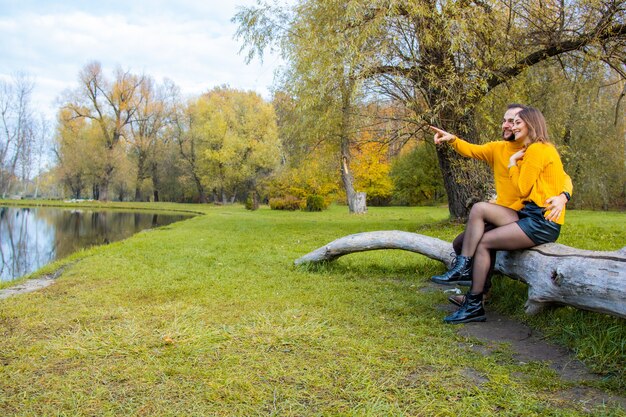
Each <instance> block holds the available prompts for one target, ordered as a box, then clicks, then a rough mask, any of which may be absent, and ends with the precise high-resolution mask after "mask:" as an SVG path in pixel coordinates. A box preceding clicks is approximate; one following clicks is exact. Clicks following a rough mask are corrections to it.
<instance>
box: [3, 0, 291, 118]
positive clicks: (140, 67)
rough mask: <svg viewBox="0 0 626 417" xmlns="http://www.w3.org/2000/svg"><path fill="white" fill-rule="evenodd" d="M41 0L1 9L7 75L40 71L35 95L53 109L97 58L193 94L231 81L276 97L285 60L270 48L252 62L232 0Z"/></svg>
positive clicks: (110, 67)
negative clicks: (243, 48)
mask: <svg viewBox="0 0 626 417" xmlns="http://www.w3.org/2000/svg"><path fill="white" fill-rule="evenodd" d="M35 3H38V2H35V1H25V2H24V3H23V7H22V8H19V9H15V7H17V6H15V5H14V4H13V9H11V8H8V9H6V10H5V11H4V12H0V50H2V51H3V59H2V61H1V62H0V77H2V78H7V77H9V76H10V74H13V73H15V72H17V71H23V72H26V73H28V74H30V75H31V76H33V77H34V78H35V82H36V84H37V85H36V89H35V92H34V99H35V101H38V102H39V104H40V105H41V106H42V107H47V108H48V112H54V108H55V105H54V100H55V99H56V98H57V97H58V96H59V95H60V94H61V93H62V91H63V90H65V89H68V88H74V87H76V86H77V77H78V73H79V71H80V70H81V69H82V68H83V67H84V66H85V65H86V64H87V63H89V62H91V61H94V60H96V61H100V62H101V63H102V65H103V68H104V69H105V71H107V72H110V73H111V74H112V73H113V71H115V69H116V68H118V67H121V68H122V69H124V70H129V71H131V72H133V73H143V74H145V75H148V76H152V77H153V78H155V79H156V80H157V81H158V82H160V81H162V80H163V79H164V78H169V79H171V80H172V81H173V82H174V83H176V84H177V85H178V86H179V87H181V90H182V91H183V93H184V94H187V95H195V94H200V93H202V92H204V91H206V90H208V89H211V88H213V87H215V86H218V85H223V84H227V85H230V86H231V87H233V88H240V89H245V90H254V91H257V92H259V93H260V94H262V95H263V96H264V97H265V98H269V87H270V85H271V82H272V78H273V77H272V76H273V70H274V68H275V67H276V65H277V64H279V63H280V60H279V59H278V58H277V57H276V56H271V55H270V56H268V57H267V58H266V59H265V60H264V64H263V65H262V64H261V63H260V62H253V63H251V65H246V64H245V62H244V61H245V60H244V56H243V55H239V54H238V51H239V48H240V45H239V44H238V43H237V41H235V40H234V39H233V34H234V33H235V30H236V25H235V24H234V23H232V22H230V18H231V17H232V16H233V15H234V13H235V11H236V7H235V6H234V5H233V4H232V3H231V2H229V1H205V2H201V1H191V0H186V1H177V2H175V4H174V5H173V3H174V2H171V1H170V2H167V1H165V0H161V1H153V2H144V1H135V2H120V1H112V2H99V4H91V3H92V2H80V3H79V2H74V3H75V4H74V3H72V2H66V3H59V4H56V5H50V4H49V3H48V4H46V3H44V2H42V3H41V5H40V6H41V7H35ZM103 3H106V5H104V4H103ZM246 3H247V4H253V0H246ZM85 4H86V6H85ZM105 6H106V7H105ZM81 7H82V8H81ZM85 7H89V9H85ZM34 10H36V12H35V11H34Z"/></svg>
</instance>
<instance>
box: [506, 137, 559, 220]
mask: <svg viewBox="0 0 626 417" xmlns="http://www.w3.org/2000/svg"><path fill="white" fill-rule="evenodd" d="M566 175H567V174H565V171H564V170H563V164H562V163H561V158H560V157H559V153H558V152H557V150H556V148H555V147H554V146H553V145H552V144H549V143H533V144H531V145H530V146H529V147H528V148H527V149H526V153H525V154H524V156H523V157H522V159H521V160H518V161H517V165H514V166H512V167H511V168H509V178H510V179H511V181H512V183H513V184H514V185H515V186H516V187H517V188H518V190H519V194H520V195H521V197H522V201H532V202H533V203H535V204H536V205H538V206H540V207H546V203H545V201H546V199H548V198H550V197H552V196H555V195H558V194H559V193H560V192H561V191H563V185H564V184H565V177H566ZM547 214H548V213H546V215H547ZM564 221H565V209H564V210H563V211H562V212H561V215H560V216H559V218H558V219H557V220H556V223H558V224H563V222H564Z"/></svg>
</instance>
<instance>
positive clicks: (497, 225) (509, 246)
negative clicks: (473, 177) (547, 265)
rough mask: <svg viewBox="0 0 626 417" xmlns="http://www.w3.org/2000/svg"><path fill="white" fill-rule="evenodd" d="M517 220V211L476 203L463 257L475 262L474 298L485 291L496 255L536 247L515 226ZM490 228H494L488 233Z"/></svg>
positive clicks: (466, 234)
mask: <svg viewBox="0 0 626 417" xmlns="http://www.w3.org/2000/svg"><path fill="white" fill-rule="evenodd" d="M517 220H519V216H518V215H517V212H516V211H515V210H513V209H510V208H507V207H503V206H499V205H497V204H491V203H476V204H474V206H473V207H472V210H471V211H470V215H469V218H468V220H467V225H466V226H465V232H464V234H463V245H462V249H461V255H463V256H471V257H473V258H474V260H473V267H472V288H471V292H472V293H473V294H479V293H482V292H483V291H484V288H485V282H486V281H487V276H488V275H489V271H490V269H491V266H492V263H493V262H495V251H497V250H515V249H526V248H530V247H532V246H535V242H533V241H532V240H531V239H530V238H529V237H528V236H527V235H526V233H524V231H522V229H521V228H520V227H519V226H518V225H517V223H515V222H516V221H517ZM490 226H494V227H493V228H492V229H489V227H490ZM457 239H458V238H457ZM455 240H456V239H455ZM455 251H456V248H455Z"/></svg>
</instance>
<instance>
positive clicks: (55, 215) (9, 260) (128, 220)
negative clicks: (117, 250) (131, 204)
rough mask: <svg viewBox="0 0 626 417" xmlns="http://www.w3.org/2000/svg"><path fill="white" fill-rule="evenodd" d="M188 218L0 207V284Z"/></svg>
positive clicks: (183, 216) (149, 214) (113, 212)
mask: <svg viewBox="0 0 626 417" xmlns="http://www.w3.org/2000/svg"><path fill="white" fill-rule="evenodd" d="M187 217H189V216H188V215H171V214H153V213H141V212H119V211H92V210H64V209H58V208H41V207H38V208H17V207H0V262H1V263H0V281H10V280H13V279H15V278H17V277H20V276H22V275H26V274H28V273H30V272H33V271H35V270H37V269H39V268H41V267H42V266H44V265H45V264H47V263H49V262H51V261H53V260H56V259H60V258H63V257H65V256H67V255H69V254H71V253H73V252H76V251H77V250H79V249H82V248H86V247H89V246H93V245H101V244H106V243H110V242H114V241H117V240H121V239H125V238H127V237H129V236H131V235H133V234H134V233H137V232H139V231H141V230H144V229H150V228H152V227H158V226H164V225H167V224H170V223H173V222H176V221H179V220H182V219H184V218H187Z"/></svg>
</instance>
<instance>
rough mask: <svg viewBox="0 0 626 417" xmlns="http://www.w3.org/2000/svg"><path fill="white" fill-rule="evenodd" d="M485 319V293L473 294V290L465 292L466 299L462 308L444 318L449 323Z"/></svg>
mask: <svg viewBox="0 0 626 417" xmlns="http://www.w3.org/2000/svg"><path fill="white" fill-rule="evenodd" d="M485 320H487V317H485V309H484V308H483V293H480V294H472V293H471V292H468V293H467V294H465V301H464V302H463V304H462V305H461V308H459V309H458V310H457V311H455V312H454V313H452V314H450V315H449V316H448V317H446V318H444V319H443V321H445V322H446V323H448V324H459V323H469V322H471V321H485Z"/></svg>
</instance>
